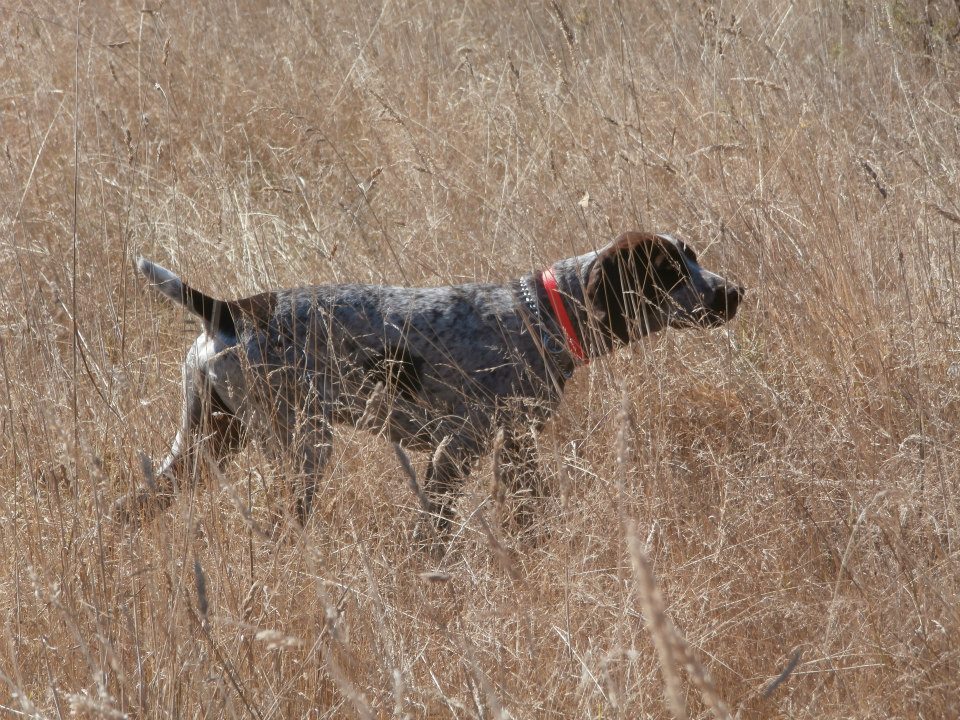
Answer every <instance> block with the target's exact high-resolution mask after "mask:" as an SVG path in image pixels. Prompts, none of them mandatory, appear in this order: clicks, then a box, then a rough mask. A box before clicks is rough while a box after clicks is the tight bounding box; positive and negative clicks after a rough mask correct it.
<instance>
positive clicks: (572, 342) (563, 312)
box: [540, 268, 590, 365]
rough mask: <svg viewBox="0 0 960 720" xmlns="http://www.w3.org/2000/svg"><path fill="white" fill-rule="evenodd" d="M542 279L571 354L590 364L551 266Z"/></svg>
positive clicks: (544, 272)
mask: <svg viewBox="0 0 960 720" xmlns="http://www.w3.org/2000/svg"><path fill="white" fill-rule="evenodd" d="M540 280H541V281H542V282H543V289H544V290H546V291H547V297H548V298H549V299H550V307H552V308H553V314H554V316H555V317H556V318H557V322H559V323H560V327H561V328H563V334H564V335H565V336H566V338H567V347H568V348H569V349H570V354H571V355H573V357H574V358H576V359H577V360H579V361H580V362H582V363H583V364H584V365H586V364H588V363H589V362H590V360H589V358H587V354H586V353H585V352H584V351H583V346H582V345H581V344H580V341H579V340H578V339H577V333H576V331H574V329H573V323H572V322H570V316H569V315H567V309H566V308H565V307H564V306H563V298H562V297H561V296H560V291H559V290H557V278H556V276H554V274H553V270H551V269H550V268H547V269H546V270H544V271H543V275H541V276H540Z"/></svg>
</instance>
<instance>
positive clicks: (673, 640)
mask: <svg viewBox="0 0 960 720" xmlns="http://www.w3.org/2000/svg"><path fill="white" fill-rule="evenodd" d="M627 543H628V547H629V550H630V560H631V564H632V566H633V574H634V579H635V580H636V584H637V591H638V594H639V596H640V606H641V607H642V608H643V615H644V617H645V618H646V621H647V629H649V630H650V635H651V637H652V638H653V644H654V647H656V649H657V657H658V659H659V661H660V672H661V673H662V675H663V684H664V692H665V694H666V696H667V706H668V707H669V708H670V711H671V712H672V713H673V715H674V717H676V718H681V719H684V718H686V717H687V708H686V702H685V700H684V693H683V684H682V682H681V680H680V668H684V669H686V671H687V674H688V675H689V676H690V679H691V680H692V681H693V684H694V685H695V686H696V687H697V689H698V690H700V694H701V696H702V697H703V702H704V704H705V705H706V706H707V707H708V708H710V710H711V712H713V714H714V716H715V717H717V718H720V720H731V715H730V711H729V710H728V709H727V705H726V703H724V702H723V700H721V699H720V695H719V693H718V692H717V688H716V686H715V685H714V684H713V681H712V680H711V679H710V675H709V674H708V673H707V671H706V668H704V667H703V665H702V664H701V663H700V661H699V660H697V658H696V656H695V655H694V654H693V651H692V650H691V648H690V644H689V643H688V642H687V641H686V639H685V638H684V637H683V635H681V634H680V631H679V630H677V628H676V626H675V625H674V624H673V622H671V620H670V618H669V617H668V615H667V608H666V603H665V602H664V600H663V595H662V594H661V593H660V589H659V588H658V587H657V583H656V581H655V580H654V577H653V568H652V567H651V566H650V561H649V560H648V559H647V556H646V553H644V551H643V548H642V547H641V544H640V538H639V537H638V536H637V531H636V528H635V527H631V528H629V530H628V532H627Z"/></svg>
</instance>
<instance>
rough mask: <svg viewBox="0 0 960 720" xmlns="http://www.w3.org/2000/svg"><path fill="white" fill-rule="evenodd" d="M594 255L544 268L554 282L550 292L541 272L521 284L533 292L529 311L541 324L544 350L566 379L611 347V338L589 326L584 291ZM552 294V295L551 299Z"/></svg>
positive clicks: (571, 258) (577, 257) (528, 276)
mask: <svg viewBox="0 0 960 720" xmlns="http://www.w3.org/2000/svg"><path fill="white" fill-rule="evenodd" d="M597 255H598V254H597V252H595V251H594V252H589V253H584V254H583V255H577V256H574V257H569V258H564V259H563V260H558V261H557V262H555V263H554V264H553V265H551V266H550V267H549V268H547V270H549V271H550V273H551V274H552V275H553V278H554V280H555V289H553V290H552V291H551V290H549V289H548V288H547V287H545V284H544V273H545V271H543V270H541V271H539V272H535V273H533V274H531V275H527V276H526V277H524V278H523V280H522V281H521V284H522V285H524V286H526V287H527V288H529V289H530V290H531V291H532V297H528V298H527V303H528V304H531V302H532V301H533V302H535V304H534V306H533V307H532V309H533V310H534V313H535V315H536V317H537V319H538V322H539V323H540V324H541V332H542V334H543V338H542V342H543V345H544V349H545V350H546V351H547V352H548V353H549V354H550V356H552V357H553V358H554V361H555V362H556V363H557V364H558V366H559V367H560V369H561V371H562V372H563V374H564V375H565V376H566V377H569V376H570V374H571V373H572V372H573V370H574V368H576V367H577V366H578V365H586V364H587V363H589V362H590V360H591V359H593V358H596V357H600V356H602V355H606V354H607V353H609V352H610V351H611V349H612V347H613V342H612V339H611V338H609V337H604V334H603V333H602V332H598V331H597V330H596V329H594V328H592V326H591V323H590V314H589V310H588V302H587V298H586V293H585V288H586V286H587V276H588V274H589V272H590V268H591V266H592V265H593V263H594V262H595V261H596V259H597ZM525 292H526V291H525ZM551 292H552V294H553V295H554V297H553V299H552V300H551V298H550V295H551ZM555 303H560V304H561V308H562V311H563V312H564V313H565V314H566V319H563V318H562V317H560V316H559V314H558V312H557V310H556V309H555ZM565 320H566V321H565Z"/></svg>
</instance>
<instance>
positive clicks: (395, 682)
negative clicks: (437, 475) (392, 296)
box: [0, 0, 960, 718]
mask: <svg viewBox="0 0 960 720" xmlns="http://www.w3.org/2000/svg"><path fill="white" fill-rule="evenodd" d="M638 8H639V9H638ZM958 26H960V17H958V15H957V7H956V5H955V4H954V3H952V2H947V1H946V0H943V1H941V2H937V1H935V0H931V1H930V2H926V3H920V2H915V3H914V2H906V1H905V0H890V1H889V2H884V3H869V2H859V1H857V0H850V1H847V2H843V3H840V2H822V3H816V2H812V1H810V0H801V1H800V2H789V1H788V0H758V1H756V2H739V1H733V2H715V3H710V2H703V1H700V2H685V3H673V2H666V1H662V2H661V1H659V0H650V2H644V3H607V2H579V1H578V0H560V1H559V2H556V3H554V2H547V3H531V4H529V5H528V4H526V3H517V2H508V1H505V0H478V1H476V2H464V3H447V2H440V1H439V0H423V1H421V2H406V1H399V0H398V1H396V2H377V3H371V4H368V3H353V2H345V1H342V0H333V1H332V2H329V3H309V2H303V1H302V0H291V1H290V2H285V3H278V4H273V3H262V4H260V3H252V2H246V1H244V0H241V1H240V2H233V3H227V2H217V1H216V0H215V1H214V2H210V3H203V4H199V5H197V6H193V5H189V4H174V3H164V2H162V0H161V1H160V2H148V3H146V4H145V5H141V4H139V3H124V2H119V1H117V0H98V1H97V2H86V3H82V4H80V5H79V8H78V6H77V5H71V4H70V3H67V4H56V3H32V4H28V3H16V2H14V3H7V4H6V5H5V6H4V7H3V8H0V33H2V36H0V144H2V152H0V361H2V366H0V371H2V383H0V397H2V402H0V557H2V558H3V562H2V563H0V625H2V632H0V637H2V638H3V642H2V643H0V681H2V682H0V715H3V716H9V717H16V716H18V714H23V715H29V716H32V715H34V714H36V715H37V716H45V717H66V716H70V715H72V714H74V715H77V716H81V717H120V716H121V715H124V714H125V715H128V716H131V717H160V716H162V717H166V716H179V717H197V718H200V717H251V716H252V717H258V718H281V717H340V716H347V717H349V716H351V715H358V716H360V717H387V716H397V717H404V716H409V717H425V716H431V717H446V716H452V717H514V718H533V717H595V718H608V717H623V718H638V717H651V718H657V717H673V716H678V717H679V716H684V715H686V716H689V717H703V716H709V715H711V714H715V715H717V716H723V715H724V713H726V712H730V713H734V714H736V713H739V716H740V717H743V718H751V717H755V718H760V717H773V716H784V717H792V718H823V717H903V718H908V717H909V718H915V717H924V718H940V717H956V716H957V715H958V714H960V686H958V682H957V678H958V677H960V612H958V609H957V608H958V597H960V534H958V523H960V502H958V490H960V488H958V484H960V477H958V470H957V467H958V462H960V442H958V439H957V427H958V422H960V339H958V335H960V296H958V287H960V285H958V280H960V268H958V264H960V257H958V253H957V250H958V247H957V245H958V230H960V195H958V187H960V184H958V179H960V110H958V104H960V96H958V92H960V40H958V37H957V29H958ZM633 227H638V228H646V229H659V230H669V231H674V232H677V233H679V234H681V235H682V236H684V237H686V238H687V239H688V240H690V241H691V242H692V243H693V244H694V245H695V246H696V247H697V248H698V250H699V251H700V253H701V255H702V257H703V260H704V263H705V264H707V265H708V266H710V267H711V268H713V269H717V270H720V271H722V272H724V273H725V274H727V275H729V276H731V277H733V278H735V279H737V280H738V281H740V282H743V283H744V284H745V285H747V286H748V287H749V289H750V290H749V296H748V299H747V302H746V303H745V305H744V307H743V308H742V311H741V313H740V315H739V317H738V318H737V320H736V321H735V322H734V323H732V324H731V325H730V326H728V327H726V328H723V329H720V330H713V331H709V332H708V331H698V332H686V333H672V334H666V335H663V336H661V337H657V338H653V339H651V340H649V341H647V342H645V343H643V344H640V345H636V346H632V347H631V348H629V349H627V350H624V351H621V352H618V353H617V354H616V355H614V356H611V357H608V358H606V359H604V360H602V361H599V362H597V363H595V364H594V365H592V366H591V367H590V368H589V369H588V370H585V371H581V372H579V373H578V375H577V376H576V377H575V379H574V381H573V382H572V386H571V387H570V389H569V391H568V394H567V396H566V397H565V401H564V404H563V409H562V412H561V414H560V416H559V417H558V418H557V419H556V421H555V422H554V423H553V424H551V425H550V426H549V427H548V428H547V430H546V432H545V433H544V434H543V436H542V438H541V455H542V458H543V464H544V467H545V468H546V471H547V474H548V476H549V478H550V479H551V484H552V486H553V488H554V497H553V498H552V499H550V500H548V501H546V507H547V511H546V512H545V513H544V515H543V518H542V523H541V527H540V539H539V541H537V542H529V543H525V542H522V541H520V540H518V539H517V538H516V537H515V536H514V535H512V534H511V533H510V532H509V530H508V529H504V525H503V523H502V522H501V521H502V520H503V518H502V517H499V516H498V510H497V507H496V505H495V504H494V503H493V502H492V501H491V499H490V495H489V487H490V478H491V468H490V464H489V462H485V463H483V464H481V465H480V467H479V468H478V469H477V470H476V472H475V473H474V475H473V477H472V479H471V480H470V482H469V483H468V485H467V492H466V494H465V496H464V498H463V500H462V502H461V503H460V505H459V509H460V513H461V517H462V518H463V519H464V526H463V528H462V530H461V531H460V533H459V535H458V538H457V539H456V541H455V542H454V543H452V545H451V546H450V548H449V551H448V553H447V554H446V555H445V556H444V557H443V558H442V559H433V558H430V557H427V556H424V555H422V554H419V553H417V552H414V551H412V550H411V548H410V545H409V531H410V528H411V526H412V523H413V520H414V517H415V502H414V500H413V498H412V496H411V493H410V491H409V489H408V488H407V486H406V481H405V478H404V476H403V473H402V470H401V468H400V465H399V463H398V461H397V459H396V457H395V456H394V455H393V453H392V452H391V450H390V449H389V447H388V446H387V445H386V444H385V443H384V442H383V441H382V440H375V439H372V438H370V437H369V436H366V435H363V434H357V433H354V432H352V431H346V432H343V433H341V434H339V435H338V438H337V444H336V446H335V449H334V458H335V462H334V463H332V466H331V468H330V472H329V473H328V475H327V477H326V478H325V480H324V490H323V494H322V497H321V500H320V503H319V508H318V511H317V513H316V516H315V518H314V520H313V522H312V523H311V524H310V526H309V528H308V529H307V531H306V532H305V533H303V534H297V533H296V532H294V531H293V529H292V528H288V529H289V532H285V533H282V534H281V537H280V538H279V539H270V540H268V539H264V538H262V537H260V536H258V535H256V534H255V533H254V532H253V531H252V530H251V528H250V526H249V525H248V523H247V522H246V521H245V519H244V517H243V515H242V513H241V512H240V511H239V510H238V506H237V502H236V501H237V499H238V498H239V501H240V504H241V505H247V504H249V505H250V506H251V507H252V508H253V515H254V518H255V519H256V518H260V517H261V516H266V515H267V514H268V513H270V508H271V507H274V506H275V505H276V502H277V499H276V497H277V493H278V492H280V490H279V488H281V487H282V476H283V472H284V468H282V467H280V466H277V465H275V464H273V463H272V461H270V460H269V459H267V456H266V455H265V454H264V453H263V452H262V448H261V447H257V445H256V444H255V445H254V446H253V447H251V448H250V449H249V450H247V451H245V452H243V453H242V454H240V455H238V456H237V457H236V458H235V460H233V461H231V463H230V464H229V465H228V466H227V467H226V469H225V471H224V473H223V474H222V475H216V474H215V473H212V472H210V473H206V475H208V477H207V478H206V480H205V481H204V482H202V483H200V484H199V485H198V487H197V489H196V491H195V492H194V493H193V495H192V496H183V497H181V498H180V500H179V501H178V502H177V503H176V504H175V505H174V507H173V508H172V509H171V510H170V511H169V512H167V513H166V514H165V515H164V516H162V517H161V518H159V519H158V520H157V521H156V522H155V523H153V524H150V525H148V526H146V527H144V528H142V529H140V530H138V531H131V530H128V529H121V528H117V527H116V526H115V525H114V524H113V523H111V522H110V520H109V519H108V518H107V517H106V508H108V507H109V504H110V503H111V502H112V501H113V500H115V499H116V498H117V497H118V496H119V495H121V494H122V493H124V492H126V491H128V490H129V489H130V488H132V487H134V486H135V485H136V484H137V483H138V482H140V480H141V478H142V473H141V469H140V468H141V462H140V459H139V457H140V454H141V453H147V454H148V455H150V456H152V457H157V456H158V455H159V454H161V453H162V452H163V451H164V450H165V449H166V443H167V442H168V441H169V440H170V438H171V437H172V432H173V429H174V427H175V424H176V421H177V415H178V412H179V405H178V403H179V369H178V363H179V361H180V360H181V359H182V356H183V353H184V350H185V348H186V346H187V345H188V343H189V342H190V338H191V336H192V334H194V333H195V332H196V331H197V325H196V323H195V322H193V321H192V320H189V319H186V318H185V317H184V314H183V313H182V312H180V311H179V310H178V309H176V308H173V307H171V306H170V305H169V304H166V303H164V302H162V301H160V300H158V298H157V297H155V296H153V295H152V294H150V293H149V292H147V291H145V290H144V289H143V287H142V283H141V282H140V280H139V278H137V277H135V275H134V272H133V270H132V265H131V258H132V257H133V256H134V255H135V254H137V253H143V254H145V255H146V256H148V257H150V258H152V259H155V260H157V261H160V262H162V263H164V264H166V265H168V266H170V267H172V268H175V269H176V270H177V271H178V272H180V273H182V274H183V276H184V277H185V278H186V279H188V280H190V281H192V282H193V283H195V284H196V285H198V286H200V287H202V288H203V289H205V290H208V291H210V292H211V293H214V294H219V295H222V296H237V295H241V294H244V293H250V292H252V291H255V290H258V289H264V288H267V287H276V286H283V285H291V284H296V283H300V282H303V281H304V280H305V279H310V280H312V281H315V282H332V281H363V282H390V283H407V284H437V283H450V282H456V281H463V280H475V279H505V278H509V277H513V276H517V275H519V274H520V273H521V272H524V271H527V270H529V269H533V268H536V267H543V266H544V265H545V264H546V263H548V262H549V261H550V260H552V259H555V258H558V257H564V256H567V255H571V254H574V253H578V252H583V251H585V250H588V249H591V248H593V247H596V246H598V245H601V244H603V243H604V242H606V241H607V240H608V239H610V238H611V237H612V236H614V235H616V234H618V233H619V232H620V231H621V230H624V229H628V228H633ZM624 405H625V406H626V410H627V412H624V411H623V408H624ZM618 456H621V460H620V461H619V462H618V459H617V458H618ZM414 459H415V460H416V461H417V463H418V468H419V469H421V470H422V467H423V465H422V458H414ZM485 523H486V524H487V525H488V526H489V527H490V528H491V532H492V536H491V535H488V533H487V531H485V530H484V524H485ZM491 537H492V539H491ZM425 573H426V574H425ZM785 671H787V672H785ZM778 676H779V677H780V680H781V681H780V682H779V684H777V683H776V679H777V678H778Z"/></svg>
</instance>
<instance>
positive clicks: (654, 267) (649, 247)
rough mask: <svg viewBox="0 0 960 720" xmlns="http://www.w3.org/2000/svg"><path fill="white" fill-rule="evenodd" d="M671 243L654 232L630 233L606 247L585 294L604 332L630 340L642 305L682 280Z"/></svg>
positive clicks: (590, 274) (590, 277) (594, 265)
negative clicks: (670, 247) (631, 328)
mask: <svg viewBox="0 0 960 720" xmlns="http://www.w3.org/2000/svg"><path fill="white" fill-rule="evenodd" d="M668 245H669V243H668V242H667V241H666V240H664V239H663V238H661V237H657V236H656V235H653V234H651V233H642V232H636V231H632V232H627V233H624V234H623V235H621V236H620V237H618V238H617V239H616V240H615V241H614V242H612V243H611V244H610V245H608V246H607V247H605V248H603V249H602V250H601V251H600V252H599V254H598V255H597V258H596V260H594V262H593V265H592V266H591V267H590V270H589V271H588V273H587V287H586V297H587V301H588V304H589V305H590V308H591V310H592V314H593V317H594V319H595V320H596V322H597V323H598V325H599V328H600V330H601V332H604V333H605V334H609V336H610V339H611V340H612V339H613V338H616V339H617V340H619V341H621V342H624V343H626V342H629V340H630V326H631V325H632V324H633V323H634V322H635V320H636V318H637V315H638V313H639V312H640V306H641V304H642V303H643V302H644V301H646V302H651V303H656V302H657V300H658V299H659V298H661V297H662V295H663V293H664V292H668V291H669V290H671V289H672V288H673V287H674V286H675V285H676V284H677V283H678V282H680V280H681V276H680V273H681V272H682V270H681V266H680V265H679V264H678V263H677V260H676V259H675V258H673V257H672V255H671V253H670V250H669V248H668Z"/></svg>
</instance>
